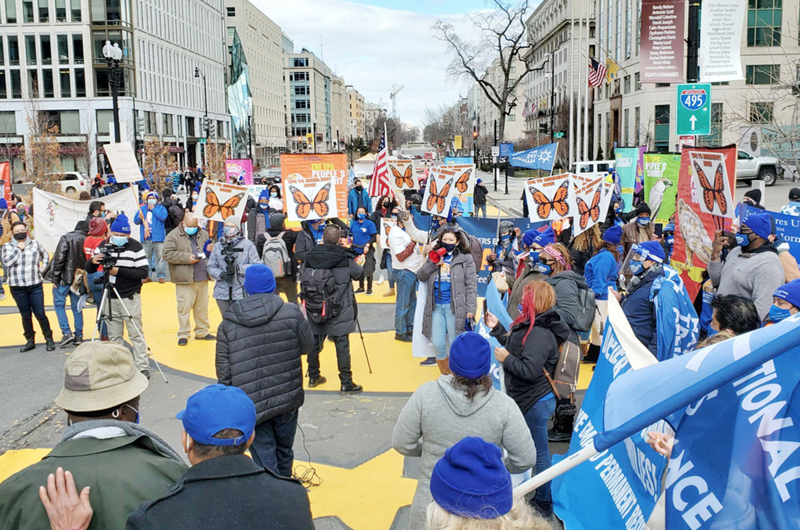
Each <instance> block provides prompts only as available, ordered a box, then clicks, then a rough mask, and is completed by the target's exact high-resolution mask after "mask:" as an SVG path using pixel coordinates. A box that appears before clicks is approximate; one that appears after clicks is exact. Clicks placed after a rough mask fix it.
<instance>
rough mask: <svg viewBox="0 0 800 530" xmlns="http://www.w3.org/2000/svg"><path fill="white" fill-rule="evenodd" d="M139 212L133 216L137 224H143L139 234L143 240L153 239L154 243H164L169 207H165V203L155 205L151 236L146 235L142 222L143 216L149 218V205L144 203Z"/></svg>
mask: <svg viewBox="0 0 800 530" xmlns="http://www.w3.org/2000/svg"><path fill="white" fill-rule="evenodd" d="M139 213H141V216H140V215H139V214H136V215H135V216H134V217H133V222H134V223H136V224H137V225H141V227H140V228H139V234H140V236H141V241H142V243H144V242H145V241H152V242H153V243H163V242H164V239H166V237H167V231H166V229H165V228H164V221H165V220H166V219H167V215H168V214H167V209H166V208H164V205H163V204H156V205H155V206H154V207H153V222H152V223H150V237H149V238H145V237H144V225H143V224H142V217H144V218H145V219H147V205H146V204H144V205H142V206H139Z"/></svg>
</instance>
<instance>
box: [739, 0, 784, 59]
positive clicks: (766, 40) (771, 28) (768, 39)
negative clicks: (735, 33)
mask: <svg viewBox="0 0 800 530" xmlns="http://www.w3.org/2000/svg"><path fill="white" fill-rule="evenodd" d="M782 3H783V0H748V8H749V9H748V10H747V46H749V47H754V46H780V45H781V21H782V12H783V10H782V9H781V7H782Z"/></svg>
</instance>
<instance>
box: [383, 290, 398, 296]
mask: <svg viewBox="0 0 800 530" xmlns="http://www.w3.org/2000/svg"><path fill="white" fill-rule="evenodd" d="M394 295H395V292H394V289H389V290H388V291H386V293H385V294H384V295H383V296H384V298H386V297H389V296H394Z"/></svg>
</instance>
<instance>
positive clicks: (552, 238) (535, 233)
mask: <svg viewBox="0 0 800 530" xmlns="http://www.w3.org/2000/svg"><path fill="white" fill-rule="evenodd" d="M555 242H556V233H555V232H553V229H552V228H550V227H549V226H548V227H546V228H545V229H544V230H542V231H541V232H540V231H539V230H528V231H527V232H525V233H524V234H523V235H522V243H523V244H524V245H525V246H528V247H529V246H531V245H532V244H533V243H536V244H537V245H541V246H543V247H546V246H547V245H550V244H552V243H555Z"/></svg>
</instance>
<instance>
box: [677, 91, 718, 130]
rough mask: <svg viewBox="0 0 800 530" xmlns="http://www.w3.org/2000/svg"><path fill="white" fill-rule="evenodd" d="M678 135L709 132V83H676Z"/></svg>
mask: <svg viewBox="0 0 800 530" xmlns="http://www.w3.org/2000/svg"><path fill="white" fill-rule="evenodd" d="M677 107H678V112H677V120H676V124H677V133H678V136H685V135H695V136H705V135H707V134H711V85H710V84H708V83H704V84H690V85H678V102H677Z"/></svg>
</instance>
